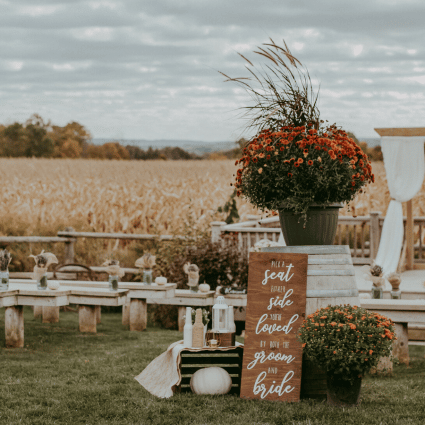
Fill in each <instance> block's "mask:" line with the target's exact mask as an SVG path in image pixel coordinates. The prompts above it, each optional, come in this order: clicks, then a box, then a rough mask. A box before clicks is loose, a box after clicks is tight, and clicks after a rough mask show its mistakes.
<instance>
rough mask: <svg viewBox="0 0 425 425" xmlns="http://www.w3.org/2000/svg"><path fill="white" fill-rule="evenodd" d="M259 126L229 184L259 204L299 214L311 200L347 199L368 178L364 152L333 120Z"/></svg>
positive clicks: (372, 178) (353, 195) (344, 200)
mask: <svg viewBox="0 0 425 425" xmlns="http://www.w3.org/2000/svg"><path fill="white" fill-rule="evenodd" d="M311 126H312V124H311V123H310V124H308V125H307V126H299V127H293V126H283V127H282V128H281V129H280V130H279V131H270V130H263V131H262V132H261V133H260V134H259V135H258V136H257V137H255V138H254V139H252V140H251V141H250V142H249V144H248V145H247V146H246V147H245V148H244V150H243V156H242V157H241V158H240V159H239V160H237V161H236V165H239V166H240V168H239V169H238V170H237V172H236V181H235V187H236V189H237V194H238V195H239V196H244V197H246V198H248V199H249V200H250V202H251V203H253V204H254V205H256V206H257V207H259V208H260V209H262V210H266V209H268V210H277V209H280V208H287V209H290V210H293V212H294V213H296V214H303V215H305V214H306V212H307V210H308V207H309V206H310V205H311V204H313V203H316V204H330V203H335V202H338V203H340V202H347V203H348V202H349V201H351V200H352V199H353V198H354V197H355V195H356V194H357V192H362V188H363V187H364V186H365V185H366V184H367V183H369V182H373V181H374V175H373V174H372V166H371V164H370V162H369V160H368V157H367V155H366V154H365V153H364V152H363V151H362V150H361V148H360V147H359V146H358V145H357V144H356V143H355V142H354V141H353V139H351V138H350V137H348V135H347V133H346V132H345V131H343V130H341V129H338V128H337V127H336V126H330V127H328V128H327V129H325V130H321V129H319V130H316V129H314V128H311Z"/></svg>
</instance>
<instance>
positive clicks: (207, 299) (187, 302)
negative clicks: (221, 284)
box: [147, 289, 215, 332]
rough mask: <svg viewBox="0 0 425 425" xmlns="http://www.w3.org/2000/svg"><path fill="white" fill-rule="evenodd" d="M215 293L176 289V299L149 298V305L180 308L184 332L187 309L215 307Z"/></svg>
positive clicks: (180, 329)
mask: <svg viewBox="0 0 425 425" xmlns="http://www.w3.org/2000/svg"><path fill="white" fill-rule="evenodd" d="M214 293H215V292H214V291H208V292H193V291H191V290H190V289H176V290H175V291H174V297H173V298H169V299H167V300H163V299H159V298H148V299H147V302H148V304H167V305H176V306H178V312H179V313H178V314H179V315H178V325H179V332H183V327H184V322H185V319H184V316H185V314H186V307H209V306H212V305H214Z"/></svg>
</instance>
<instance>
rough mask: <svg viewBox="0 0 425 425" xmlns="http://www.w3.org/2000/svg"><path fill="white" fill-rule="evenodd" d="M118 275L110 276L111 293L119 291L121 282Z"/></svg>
mask: <svg viewBox="0 0 425 425" xmlns="http://www.w3.org/2000/svg"><path fill="white" fill-rule="evenodd" d="M119 279H120V278H119V276H118V275H112V274H110V275H109V278H108V282H109V290H110V291H118V281H119Z"/></svg>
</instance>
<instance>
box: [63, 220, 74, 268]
mask: <svg viewBox="0 0 425 425" xmlns="http://www.w3.org/2000/svg"><path fill="white" fill-rule="evenodd" d="M65 232H74V229H73V228H72V227H67V228H65ZM74 245H75V242H74V241H72V242H65V259H64V262H65V264H69V263H75V252H74Z"/></svg>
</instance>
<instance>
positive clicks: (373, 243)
mask: <svg viewBox="0 0 425 425" xmlns="http://www.w3.org/2000/svg"><path fill="white" fill-rule="evenodd" d="M380 215H381V211H374V212H371V213H370V233H369V248H370V254H369V258H370V259H371V260H372V261H373V260H374V259H375V258H376V255H377V254H378V248H379V239H380V236H381V235H380V233H381V232H380V229H379V217H380Z"/></svg>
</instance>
